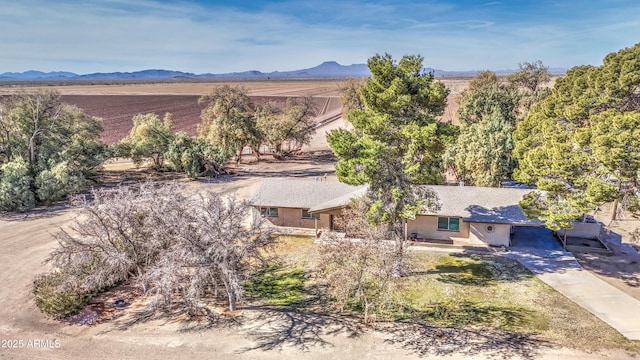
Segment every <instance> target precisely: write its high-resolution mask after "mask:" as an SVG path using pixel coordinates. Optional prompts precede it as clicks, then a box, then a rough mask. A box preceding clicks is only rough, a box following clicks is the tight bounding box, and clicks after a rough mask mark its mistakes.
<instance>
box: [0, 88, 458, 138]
mask: <svg viewBox="0 0 640 360" xmlns="http://www.w3.org/2000/svg"><path fill="white" fill-rule="evenodd" d="M440 81H442V82H444V83H445V85H446V86H447V88H448V89H449V90H450V94H449V97H448V99H447V108H446V109H445V111H444V114H443V115H442V117H441V120H442V121H446V122H453V123H457V120H456V119H455V112H456V110H457V108H458V105H457V102H456V97H457V96H458V95H459V94H460V93H461V92H462V91H463V90H464V89H465V88H466V87H467V84H468V79H440ZM344 83H345V80H289V81H280V80H278V81H270V80H265V81H235V82H184V83H178V82H164V83H141V84H112V85H105V84H102V85H90V84H87V85H84V84H69V85H60V86H25V87H22V86H19V87H4V88H0V95H2V94H11V93H16V92H20V91H34V90H42V89H55V90H57V91H59V92H60V93H61V94H62V100H63V101H64V102H66V103H69V104H73V105H76V106H78V107H80V108H82V109H83V110H84V111H85V112H86V113H88V114H89V115H92V116H97V117H100V118H102V119H103V126H104V132H103V134H102V137H101V139H102V141H103V142H105V143H107V144H112V143H114V142H117V141H118V140H120V139H122V138H123V137H125V136H126V135H127V133H128V132H129V130H130V129H131V126H132V123H131V118H132V117H133V116H135V115H136V114H140V113H155V114H157V115H158V116H160V117H162V116H164V114H165V113H166V112H170V113H171V114H173V120H174V123H175V126H176V130H177V131H186V132H187V133H189V134H191V135H195V134H196V128H197V125H198V124H199V123H200V113H201V111H202V109H203V108H204V105H199V104H198V99H199V98H200V96H202V95H204V94H207V93H209V92H210V91H211V90H212V89H213V88H214V87H216V86H221V85H225V84H227V85H232V86H242V87H244V88H246V89H247V92H248V93H249V95H250V96H251V97H252V99H253V100H254V102H256V103H260V102H264V101H267V100H275V101H281V102H284V101H286V98H287V97H298V96H313V97H314V98H315V99H316V109H317V111H318V115H319V116H318V118H317V121H318V122H326V121H327V120H331V119H333V118H335V116H336V115H337V114H339V112H340V109H341V104H340V100H339V96H340V88H341V86H342V85H343V84H344Z"/></svg>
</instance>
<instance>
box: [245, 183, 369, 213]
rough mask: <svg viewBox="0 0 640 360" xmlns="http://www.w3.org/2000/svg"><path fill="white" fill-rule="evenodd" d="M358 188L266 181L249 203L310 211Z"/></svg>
mask: <svg viewBox="0 0 640 360" xmlns="http://www.w3.org/2000/svg"><path fill="white" fill-rule="evenodd" d="M358 188H360V187H358V186H353V185H348V184H343V183H340V182H337V181H313V180H290V179H266V180H264V181H263V182H262V183H261V184H260V186H259V187H258V189H257V190H256V192H255V193H254V194H253V197H252V198H251V200H249V202H250V203H251V204H252V205H254V206H262V207H290V208H302V209H308V208H311V207H313V206H314V205H318V204H321V203H324V202H327V201H330V200H333V199H336V198H340V197H342V196H343V195H346V194H349V193H351V192H353V191H355V190H357V189H358Z"/></svg>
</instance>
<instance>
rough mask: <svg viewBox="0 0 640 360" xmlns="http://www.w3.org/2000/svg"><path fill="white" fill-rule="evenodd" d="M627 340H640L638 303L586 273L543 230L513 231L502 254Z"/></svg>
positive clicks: (546, 230)
mask: <svg viewBox="0 0 640 360" xmlns="http://www.w3.org/2000/svg"><path fill="white" fill-rule="evenodd" d="M504 255H505V256H507V257H510V258H513V259H516V260H518V261H519V262H520V263H521V264H522V265H524V266H525V267H527V268H528V269H529V270H530V271H531V272H532V273H534V274H535V275H537V276H538V278H539V279H540V280H542V281H543V282H545V283H546V284H548V285H549V286H551V287H553V288H554V289H555V290H557V291H559V292H560V293H562V294H563V295H565V296H566V297H567V298H569V299H570V300H572V301H573V302H575V303H576V304H578V305H580V306H582V307H583V308H585V309H586V310H588V311H589V312H591V313H592V314H594V315H595V316H597V317H598V318H599V319H600V320H602V321H604V322H606V323H607V324H609V325H610V326H611V327H613V328H614V329H616V330H618V331H619V332H620V333H621V334H622V335H624V336H625V337H626V338H628V339H630V340H640V301H638V300H636V299H635V298H633V297H632V296H631V295H629V294H627V293H625V292H623V291H621V290H619V289H617V288H615V287H613V286H611V285H609V284H607V283H606V282H604V281H603V280H600V279H599V278H598V277H596V276H595V275H593V274H591V273H590V272H589V271H587V270H585V269H584V268H583V267H582V266H581V265H580V264H579V263H578V261H576V259H575V257H574V256H573V254H572V253H570V252H567V251H564V249H563V248H562V246H561V245H560V243H559V242H558V241H557V240H555V238H554V237H553V235H552V233H551V231H549V230H548V229H545V228H536V227H516V229H515V233H514V237H513V238H512V246H511V247H510V248H509V251H508V252H507V253H506V254H504Z"/></svg>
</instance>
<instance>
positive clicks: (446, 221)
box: [438, 217, 449, 230]
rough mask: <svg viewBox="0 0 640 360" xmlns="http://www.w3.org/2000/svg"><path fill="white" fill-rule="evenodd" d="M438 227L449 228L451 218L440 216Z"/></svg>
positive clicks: (441, 228)
mask: <svg viewBox="0 0 640 360" xmlns="http://www.w3.org/2000/svg"><path fill="white" fill-rule="evenodd" d="M438 229H440V230H448V229H449V218H446V217H439V218H438Z"/></svg>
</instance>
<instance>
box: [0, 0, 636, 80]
mask: <svg viewBox="0 0 640 360" xmlns="http://www.w3.org/2000/svg"><path fill="white" fill-rule="evenodd" d="M639 14H640V1H637V0H567V1H563V0H504V1H472V0H462V1H454V0H434V1H431V0H426V1H417V0H416V1H408V0H398V1H386V0H372V1H365V0H355V1H351V0H323V1H312V0H275V1H267V0H254V1H244V0H237V1H233V0H228V1H227V0H225V1H196V0H191V1H189V0H168V1H156V0H134V1H131V0H77V1H73V0H55V1H52V0H20V1H15V0H0V73H3V72H21V71H26V70H40V71H47V72H49V71H71V72H75V73H78V74H87V73H94V72H115V71H122V72H130V71H138V70H144V69H167V70H178V71H185V72H192V73H197V74H200V73H226V72H234V71H246V70H259V71H262V72H270V71H288V70H298V69H304V68H309V67H313V66H316V65H318V64H320V63H322V62H324V61H337V62H338V63H340V64H343V65H350V64H362V63H366V62H367V59H368V58H369V57H371V56H373V55H375V54H376V53H380V54H383V53H389V54H391V55H392V56H393V57H394V58H395V59H399V58H400V57H402V56H403V55H407V54H411V55H414V54H419V55H421V56H423V57H424V66H425V67H430V68H435V69H441V70H450V71H452V70H483V69H491V70H503V69H515V68H517V67H518V64H519V63H521V62H525V61H528V62H533V61H536V60H541V61H542V62H543V63H544V64H545V65H546V66H549V67H552V68H571V67H573V66H577V65H587V64H590V65H599V64H601V63H602V59H603V58H604V56H606V55H607V54H608V53H610V52H615V51H618V50H620V49H623V48H625V47H631V46H633V45H634V44H636V43H638V42H640V15H639Z"/></svg>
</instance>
